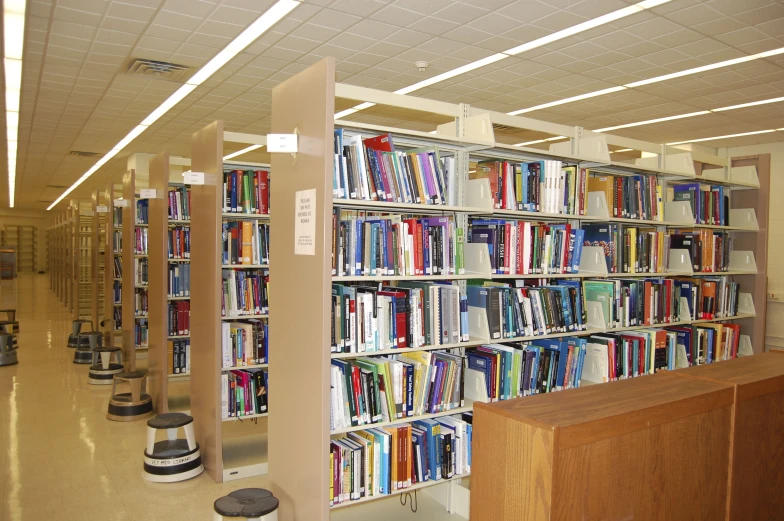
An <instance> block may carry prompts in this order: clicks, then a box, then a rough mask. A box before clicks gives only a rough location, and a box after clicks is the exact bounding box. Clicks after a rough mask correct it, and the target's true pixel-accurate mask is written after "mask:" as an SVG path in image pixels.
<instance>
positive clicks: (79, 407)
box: [0, 274, 460, 521]
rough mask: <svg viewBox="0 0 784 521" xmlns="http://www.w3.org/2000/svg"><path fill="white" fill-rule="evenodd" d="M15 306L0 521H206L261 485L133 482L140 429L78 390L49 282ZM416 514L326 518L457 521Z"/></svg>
mask: <svg viewBox="0 0 784 521" xmlns="http://www.w3.org/2000/svg"><path fill="white" fill-rule="evenodd" d="M6 307H15V308H16V309H17V320H18V321H19V325H20V328H21V333H20V335H19V352H18V354H19V364H18V365H15V366H11V367H0V521H40V520H43V519H56V520H58V521H77V520H78V521H93V520H95V521H98V520H100V521H131V520H133V521H164V520H165V521H186V520H187V521H208V520H211V519H212V516H213V509H212V503H213V502H214V501H215V499H216V498H218V497H220V496H223V495H225V494H227V493H229V492H231V491H232V490H236V489H238V488H244V487H266V486H267V484H268V481H267V478H266V476H262V477H258V478H251V479H245V480H242V481H233V482H228V483H215V482H213V481H212V479H210V478H209V477H208V476H207V475H206V474H202V475H201V476H199V477H198V478H195V479H192V480H189V481H185V482H182V483H170V484H159V483H149V482H147V481H145V480H143V479H142V477H141V472H142V454H143V451H144V446H145V444H146V422H144V421H138V422H131V423H118V422H112V421H109V420H107V419H106V416H105V415H106V406H107V403H108V398H109V393H110V392H111V388H110V387H109V386H93V385H88V384H87V366H84V365H81V366H80V365H74V364H73V363H72V359H73V350H72V349H68V348H67V347H66V346H65V345H66V340H67V337H68V332H69V329H70V324H71V317H70V316H69V314H68V312H67V311H66V309H65V307H64V306H63V305H62V304H61V303H60V302H59V300H58V299H57V297H56V296H54V295H53V294H52V292H51V291H50V290H49V275H48V274H47V275H30V274H26V275H20V276H19V278H18V279H17V280H16V281H2V282H1V283H0V308H6ZM418 500H419V510H418V513H417V514H414V513H412V512H411V511H410V510H409V507H408V506H400V507H399V508H390V504H391V502H398V501H399V497H398V496H393V497H390V498H388V499H384V500H382V501H376V502H374V503H372V504H367V505H364V506H362V507H355V508H345V509H340V510H338V511H335V512H333V515H332V519H333V520H338V521H359V520H365V519H370V518H372V519H374V520H375V521H385V520H387V519H389V520H390V521H391V520H401V521H405V520H409V519H410V520H413V519H428V520H432V521H445V520H448V519H449V520H455V519H460V518H458V517H455V516H450V515H449V514H447V513H446V512H445V511H444V508H443V507H441V506H440V505H438V503H436V502H435V501H433V500H431V499H429V498H427V497H426V496H425V495H424V494H419V496H418Z"/></svg>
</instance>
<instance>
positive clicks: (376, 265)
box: [332, 208, 465, 276]
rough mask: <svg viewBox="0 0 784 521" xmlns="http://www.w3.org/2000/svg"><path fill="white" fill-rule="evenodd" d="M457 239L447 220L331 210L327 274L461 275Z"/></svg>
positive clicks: (458, 234)
mask: <svg viewBox="0 0 784 521" xmlns="http://www.w3.org/2000/svg"><path fill="white" fill-rule="evenodd" d="M463 241H464V237H463V229H462V228H460V227H458V226H456V224H455V221H454V218H452V217H418V218H414V217H412V218H406V217H405V216H399V215H386V216H382V215H370V214H364V213H359V215H358V212H346V211H341V210H340V209H338V208H335V209H334V210H333V214H332V274H333V275H337V276H360V275H370V276H376V275H409V276H410V275H456V274H463V273H465V260H464V248H463Z"/></svg>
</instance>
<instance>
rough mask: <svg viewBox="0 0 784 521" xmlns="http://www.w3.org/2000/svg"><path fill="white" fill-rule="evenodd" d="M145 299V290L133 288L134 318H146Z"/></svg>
mask: <svg viewBox="0 0 784 521" xmlns="http://www.w3.org/2000/svg"><path fill="white" fill-rule="evenodd" d="M147 297H148V292H147V288H134V292H133V305H134V308H133V309H134V315H135V316H137V317H146V316H147V315H148V314H149V309H150V308H149V299H148V298H147Z"/></svg>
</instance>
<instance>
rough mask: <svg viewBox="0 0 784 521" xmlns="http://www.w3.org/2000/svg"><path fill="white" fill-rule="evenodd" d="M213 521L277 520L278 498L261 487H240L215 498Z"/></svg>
mask: <svg viewBox="0 0 784 521" xmlns="http://www.w3.org/2000/svg"><path fill="white" fill-rule="evenodd" d="M213 506H214V508H215V518H214V519H215V521H221V520H223V519H236V518H240V519H248V520H252V521H278V498H276V497H275V496H273V495H272V492H270V491H269V490H265V489H263V488H242V489H240V490H235V491H234V492H231V493H230V494H229V495H228V496H223V497H220V498H218V499H216V500H215V504H214V505H213Z"/></svg>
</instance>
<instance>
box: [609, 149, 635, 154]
mask: <svg viewBox="0 0 784 521" xmlns="http://www.w3.org/2000/svg"><path fill="white" fill-rule="evenodd" d="M633 150H634V149H633V148H619V149H618V150H610V153H611V154H619V153H621V152H631V151H633Z"/></svg>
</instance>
